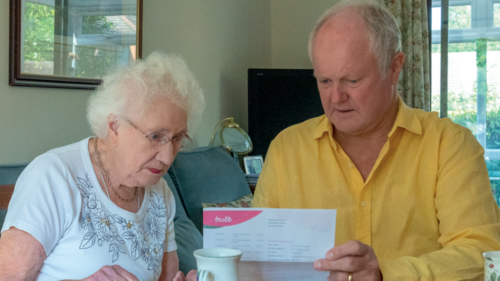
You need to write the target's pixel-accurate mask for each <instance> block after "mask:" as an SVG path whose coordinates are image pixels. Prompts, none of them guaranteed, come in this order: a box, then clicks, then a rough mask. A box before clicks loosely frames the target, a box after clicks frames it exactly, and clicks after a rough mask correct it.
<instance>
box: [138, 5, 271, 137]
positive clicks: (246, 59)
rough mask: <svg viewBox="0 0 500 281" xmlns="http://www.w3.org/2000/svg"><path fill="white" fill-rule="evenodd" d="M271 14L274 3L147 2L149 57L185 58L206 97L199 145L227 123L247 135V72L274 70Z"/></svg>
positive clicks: (146, 34) (145, 44)
mask: <svg viewBox="0 0 500 281" xmlns="http://www.w3.org/2000/svg"><path fill="white" fill-rule="evenodd" d="M270 11H271V5H270V2H269V1H268V0H252V1H234V0H208V1H207V0H189V1H181V0H172V1H165V0H147V1H144V14H145V15H146V16H145V19H144V55H147V54H149V53H151V52H152V51H154V50H162V51H164V52H173V53H179V54H182V55H183V56H184V58H185V59H186V61H187V64H188V66H189V68H190V69H191V70H192V71H193V72H194V74H195V75H196V76H197V78H198V80H199V82H200V86H201V88H202V89H203V91H204V93H205V97H206V100H207V107H206V109H205V113H204V115H203V118H202V123H201V125H200V126H199V128H198V130H197V132H196V133H197V134H196V135H195V139H196V140H197V141H198V143H197V144H198V145H208V143H209V141H210V137H211V134H212V130H213V128H214V127H215V125H216V124H217V122H218V121H220V120H221V119H223V118H226V117H234V118H235V119H234V120H235V122H237V123H239V124H240V125H241V126H242V127H243V128H244V129H245V130H246V129H247V123H248V122H247V119H248V118H247V116H248V114H247V103H248V102H247V69H248V68H266V67H267V68H268V67H271V54H270V48H271V32H270V25H271V22H270V21H271V16H270Z"/></svg>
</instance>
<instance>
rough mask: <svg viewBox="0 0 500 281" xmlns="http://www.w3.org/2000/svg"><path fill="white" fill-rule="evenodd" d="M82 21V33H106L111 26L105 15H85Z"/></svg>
mask: <svg viewBox="0 0 500 281" xmlns="http://www.w3.org/2000/svg"><path fill="white" fill-rule="evenodd" d="M82 21H83V22H82V34H106V33H109V31H111V29H112V28H113V23H112V22H108V19H107V18H106V17H105V16H85V17H83V20H82Z"/></svg>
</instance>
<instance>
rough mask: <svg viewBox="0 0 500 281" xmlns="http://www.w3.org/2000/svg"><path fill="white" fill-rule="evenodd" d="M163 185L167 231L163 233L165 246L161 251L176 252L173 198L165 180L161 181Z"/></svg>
mask: <svg viewBox="0 0 500 281" xmlns="http://www.w3.org/2000/svg"><path fill="white" fill-rule="evenodd" d="M163 185H164V187H163V190H164V191H165V192H164V194H165V204H166V205H167V206H166V207H167V230H166V231H165V245H164V247H163V251H164V252H172V251H175V250H177V244H176V243H175V232H174V217H175V198H174V195H173V194H172V191H171V190H170V188H169V187H168V185H167V182H166V181H165V180H163Z"/></svg>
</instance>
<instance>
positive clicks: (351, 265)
mask: <svg viewBox="0 0 500 281" xmlns="http://www.w3.org/2000/svg"><path fill="white" fill-rule="evenodd" d="M314 269H316V270H318V271H330V275H329V276H328V281H341V280H342V281H343V280H345V281H347V280H349V273H352V280H353V281H360V280H363V281H380V280H382V278H381V277H382V274H381V272H380V268H379V264H378V259H377V256H375V252H374V251H373V248H372V247H370V246H368V245H366V244H363V243H361V242H359V241H349V242H347V243H345V244H343V245H339V246H335V247H333V248H332V249H330V250H328V252H326V259H320V260H317V261H315V262H314Z"/></svg>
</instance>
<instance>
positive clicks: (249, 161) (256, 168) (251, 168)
mask: <svg viewBox="0 0 500 281" xmlns="http://www.w3.org/2000/svg"><path fill="white" fill-rule="evenodd" d="M243 163H244V165H245V173H246V174H255V175H258V174H260V172H261V171H262V166H264V158H263V157H262V155H258V156H245V157H243Z"/></svg>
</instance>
